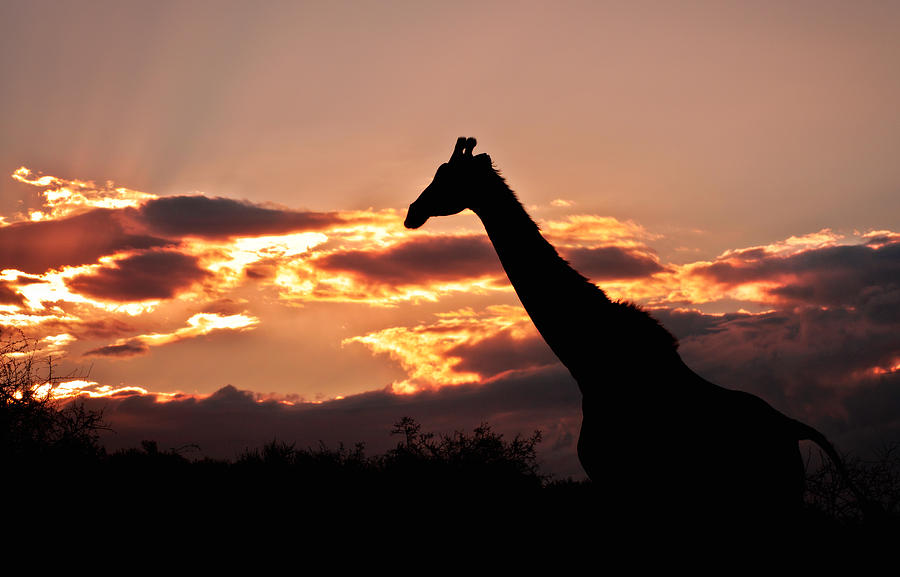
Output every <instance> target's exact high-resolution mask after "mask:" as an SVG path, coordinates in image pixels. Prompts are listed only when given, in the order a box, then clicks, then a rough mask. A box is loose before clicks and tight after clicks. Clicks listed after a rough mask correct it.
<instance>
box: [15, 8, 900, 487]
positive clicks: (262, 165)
mask: <svg viewBox="0 0 900 577" xmlns="http://www.w3.org/2000/svg"><path fill="white" fill-rule="evenodd" d="M898 25H900V5H898V4H897V3H893V2H866V1H863V2H854V3H847V2H829V1H817V2H812V1H809V2H807V1H802V0H801V1H797V2H789V3H784V2H753V3H749V2H727V1H720V2H678V3H674V2H641V1H637V2H553V3H549V2H527V1H523V2H466V1H459V2H454V3H437V2H391V1H386V2H327V3H326V2H299V1H297V2H275V1H269V2H258V3H249V2H230V1H219V2H202V1H180V2H165V1H163V2H152V3H150V2H99V1H86V2H77V3H76V2H69V3H63V2H42V1H28V2H24V1H18V0H7V1H5V2H3V3H2V5H0V72H2V77H3V78H4V83H3V86H4V88H3V90H2V91H0V115H2V116H0V119H2V127H3V138H2V139H0V178H2V179H0V327H3V329H4V331H5V333H4V334H14V333H13V331H14V330H21V331H22V332H23V333H24V334H25V335H26V336H28V337H29V338H30V339H33V340H34V342H35V343H36V346H37V348H38V349H39V354H40V355H41V356H42V358H43V357H44V356H47V355H50V356H52V358H53V362H54V365H55V368H54V371H55V372H56V374H58V375H70V378H68V379H66V380H65V382H64V383H63V384H61V385H60V387H59V388H58V390H57V394H59V395H70V396H73V395H78V396H79V397H80V398H81V399H83V400H86V401H87V402H89V403H91V405H92V406H96V407H100V408H103V410H104V414H105V415H106V417H107V420H108V421H109V422H110V424H111V427H112V429H113V432H110V433H108V434H106V435H105V437H104V440H105V442H106V443H107V444H108V446H110V447H113V448H115V447H122V446H134V445H135V444H137V443H138V442H139V441H140V440H141V439H144V438H154V439H157V440H158V441H159V442H160V445H161V446H165V447H182V446H188V445H197V446H199V447H200V450H202V451H204V452H206V453H208V454H213V455H215V456H220V457H234V456H235V455H236V454H237V452H239V451H240V450H241V449H243V448H246V447H251V446H258V445H259V444H261V443H263V442H266V441H268V440H271V439H272V438H276V437H277V438H279V439H284V440H287V441H296V442H297V443H298V444H299V445H301V446H305V445H315V444H316V443H317V442H318V441H319V440H323V441H327V442H329V443H337V442H341V441H343V442H346V443H355V442H360V441H362V442H366V443H367V445H368V446H369V447H371V448H372V450H377V449H378V448H383V447H387V446H389V445H390V444H391V443H392V442H395V441H394V440H392V439H391V438H390V436H389V431H390V428H391V425H392V424H393V422H395V421H396V420H398V419H399V418H400V417H402V416H407V415H408V416H412V417H414V418H418V419H420V420H421V422H422V423H423V425H424V426H425V427H426V428H428V429H431V430H435V431H438V432H447V433H449V432H452V431H453V430H456V429H468V430H471V428H473V427H474V426H477V425H478V424H480V423H481V422H484V421H486V422H489V423H490V424H492V425H493V426H494V427H495V428H496V429H499V430H502V431H503V432H504V434H507V435H509V436H510V437H512V436H514V435H515V434H523V435H529V434H530V433H531V432H532V431H533V430H534V429H541V430H542V431H543V433H544V441H543V443H542V448H541V449H542V452H541V458H542V460H543V463H544V468H545V470H547V471H549V472H552V473H554V474H555V475H557V476H568V475H571V476H575V477H578V476H583V473H581V472H580V468H579V467H578V464H577V460H576V459H575V456H574V443H575V440H576V439H577V434H578V427H579V424H580V413H579V398H578V392H577V387H576V385H575V383H574V381H573V380H572V379H571V377H570V376H569V375H568V373H567V372H566V371H565V369H564V368H563V367H562V366H561V365H559V363H558V362H557V361H556V359H555V358H554V357H553V355H552V353H551V352H550V351H549V349H548V348H547V347H546V345H545V344H544V343H543V341H541V340H540V337H539V336H538V335H537V333H536V331H535V330H534V329H533V327H532V325H531V323H530V321H529V319H528V317H527V315H526V314H525V312H524V310H523V309H522V308H521V306H520V305H519V302H518V300H517V299H516V296H515V294H514V293H513V292H512V290H511V288H510V287H509V285H508V281H507V280H506V277H505V275H504V273H503V270H502V268H501V267H500V265H499V262H498V260H497V258H496V256H495V254H494V252H493V249H492V247H491V246H490V243H489V242H488V241H487V238H486V235H485V234H484V230H483V228H482V226H481V224H480V223H479V222H478V220H477V217H475V216H474V215H473V214H472V213H470V212H467V213H465V214H461V215H458V216H454V217H448V218H445V219H439V220H432V221H429V223H428V224H427V225H426V226H425V227H424V228H423V229H421V230H416V231H407V230H406V229H404V228H403V225H402V221H403V218H404V216H405V209H406V206H407V205H408V204H409V203H410V202H412V201H413V200H414V199H415V197H416V196H417V195H418V193H419V192H421V190H422V189H423V188H424V187H425V186H427V184H428V183H429V182H430V180H431V178H432V177H433V175H434V171H435V170H436V168H437V167H438V166H439V165H440V164H441V163H442V162H445V161H446V160H447V159H448V158H449V155H450V153H451V151H452V148H453V144H454V143H455V140H456V138H457V137H458V136H474V137H476V138H477V139H478V142H479V144H478V148H477V149H476V152H487V153H489V154H490V155H491V158H492V159H493V161H494V163H495V165H496V166H497V168H498V169H499V170H500V171H501V172H502V173H503V175H504V176H505V178H506V179H507V182H508V183H509V184H510V186H511V187H512V188H513V189H514V190H515V191H516V192H517V194H518V195H519V198H520V199H521V200H522V202H523V204H524V205H525V206H526V207H527V208H528V210H529V212H530V214H531V215H532V217H533V218H534V219H535V220H536V221H537V222H538V223H539V225H540V226H541V229H542V230H543V232H544V234H545V236H546V237H547V238H548V240H550V241H551V242H552V243H553V244H554V245H555V246H556V247H557V248H558V249H559V251H560V253H561V254H562V255H563V256H564V257H565V258H567V259H568V260H569V261H570V262H571V263H572V265H573V266H574V267H575V268H576V269H578V270H579V271H581V272H582V273H583V274H585V275H586V276H588V277H589V278H590V279H591V280H593V281H594V282H596V283H597V284H598V286H600V287H601V288H603V289H604V290H605V291H607V293H608V294H609V295H610V296H611V297H613V298H619V299H626V300H631V301H634V302H637V303H639V304H641V305H642V306H644V307H645V308H646V309H647V310H649V311H650V312H651V313H652V314H654V316H656V317H657V318H659V319H660V320H661V321H662V322H663V324H665V326H666V327H667V328H669V329H670V330H671V331H672V332H673V333H674V334H675V335H676V336H677V337H678V338H679V339H680V343H681V344H680V351H681V354H682V356H683V358H685V360H686V362H688V364H689V365H690V366H691V367H693V368H694V369H695V370H696V371H697V372H699V373H700V374H701V375H703V376H704V377H706V378H708V379H710V380H713V381H714V382H717V383H718V384H720V385H722V386H727V387H729V388H740V389H743V390H748V391H750V392H753V393H754V394H757V395H759V396H761V397H763V398H764V399H765V400H767V401H768V402H769V403H771V404H772V405H773V406H775V407H776V408H778V409H779V410H782V411H784V412H785V413H787V414H789V415H791V416H793V417H796V418H799V419H801V420H805V421H806V422H808V423H810V424H812V425H814V426H816V427H818V428H820V429H821V430H823V432H825V433H826V434H827V435H828V436H830V437H831V438H832V439H833V440H834V441H835V443H836V444H838V446H839V448H841V449H843V450H846V451H851V450H852V451H857V452H860V453H865V452H866V451H870V450H872V449H874V448H877V447H878V446H879V445H881V444H883V443H887V442H895V441H900V422H898V419H897V416H896V415H898V414H900V411H898V409H900V393H898V390H900V389H898V388H897V387H898V386H900V336H898V335H900V331H898V328H900V326H898V325H900V314H898V310H900V308H898V305H900V194H898V189H900V163H898V162H896V157H897V153H898V151H900V109H898V107H897V106H896V102H898V101H900V75H898V74H897V67H896V63H897V62H898V59H900V37H898V35H897V34H896V30H897V27H898Z"/></svg>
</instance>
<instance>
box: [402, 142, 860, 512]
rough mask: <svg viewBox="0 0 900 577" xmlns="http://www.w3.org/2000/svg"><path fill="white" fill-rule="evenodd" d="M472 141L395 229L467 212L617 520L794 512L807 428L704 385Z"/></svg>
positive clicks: (663, 333) (820, 440) (752, 399)
mask: <svg viewBox="0 0 900 577" xmlns="http://www.w3.org/2000/svg"><path fill="white" fill-rule="evenodd" d="M475 144H476V142H475V139H474V138H459V139H458V140H457V142H456V145H455V148H454V150H453V153H452V156H451V157H450V160H449V161H448V162H446V163H444V164H442V165H441V166H440V167H439V168H438V169H437V172H436V174H435V176H434V180H433V181H432V182H431V184H429V185H428V187H427V188H426V189H425V190H424V191H423V192H422V193H421V195H420V196H419V197H418V198H417V199H416V200H415V202H413V203H412V204H411V205H410V206H409V212H408V214H407V217H406V220H405V225H406V226H407V227H408V228H418V227H420V226H422V225H423V224H424V223H425V222H426V221H427V220H428V219H429V218H431V217H435V216H445V215H453V214H456V213H459V212H461V211H463V210H465V209H470V210H472V211H473V212H474V213H475V214H476V215H477V216H478V217H479V218H480V219H481V221H482V223H483V224H484V227H485V230H486V231H487V234H488V237H489V238H490V241H491V243H492V244H493V246H494V248H495V249H496V252H497V255H498V256H499V258H500V262H501V263H502V265H503V268H504V269H505V271H506V273H507V275H508V277H509V280H510V282H511V283H512V286H513V288H514V289H515V291H516V294H517V295H518V297H519V299H520V300H521V302H522V305H523V306H524V307H525V310H526V311H527V312H528V314H529V315H530V317H531V319H532V321H533V322H534V325H535V327H537V330H538V331H539V332H540V334H541V336H542V337H543V338H544V340H545V341H546V342H547V344H548V345H549V346H550V348H551V349H552V350H553V352H554V353H555V354H556V355H557V356H558V357H559V359H560V361H562V363H563V364H564V365H565V366H566V367H567V368H568V369H569V371H570V372H571V373H572V376H573V377H574V378H575V380H576V381H577V382H578V386H579V388H580V390H581V393H582V413H583V422H582V428H581V434H580V437H579V440H578V456H579V459H580V461H581V464H582V466H583V467H584V470H585V471H586V473H587V474H588V476H589V477H590V478H591V479H592V480H593V481H594V483H595V484H596V485H597V486H599V487H600V488H601V489H602V491H603V492H604V493H605V494H607V495H609V496H610V497H611V499H610V502H611V503H614V505H613V506H612V507H611V510H610V511H609V512H610V513H612V514H614V515H619V516H621V517H622V518H623V519H640V518H641V517H643V516H652V517H655V518H656V517H658V515H659V513H660V512H662V511H668V512H670V513H672V514H675V515H676V516H677V517H680V516H682V515H684V514H688V515H692V516H697V517H706V518H707V520H716V521H732V520H740V522H741V523H746V522H748V521H750V520H760V521H764V522H766V523H771V522H773V521H774V520H775V519H776V518H789V517H793V516H795V515H796V514H797V512H798V511H799V510H800V505H801V499H802V494H803V483H804V469H803V461H802V459H801V453H800V449H799V443H798V441H800V440H805V439H808V440H812V441H814V442H815V443H816V444H818V445H819V446H820V447H821V448H822V449H823V450H824V451H825V452H826V453H827V454H828V455H829V457H830V458H831V459H832V460H833V461H834V462H835V463H836V466H837V467H838V468H839V469H840V470H841V471H843V465H842V464H841V459H840V457H839V456H838V454H837V452H836V451H835V450H834V448H833V447H832V446H831V444H830V443H829V442H828V441H827V440H826V439H825V437H824V436H823V435H822V434H821V433H819V432H818V431H816V430H815V429H813V428H811V427H809V426H808V425H805V424H803V423H801V422H799V421H796V420H794V419H792V418H789V417H787V416H786V415H784V414H782V413H780V412H779V411H777V410H775V409H774V408H772V407H771V406H770V405H768V404H767V403H766V402H765V401H763V400H762V399H760V398H759V397H756V396H754V395H752V394H749V393H746V392H742V391H737V390H730V389H726V388H723V387H719V386H717V385H714V384H712V383H710V382H708V381H707V380H705V379H704V378H702V377H701V376H699V375H697V374H696V373H695V372H694V371H692V370H691V369H690V368H689V367H688V366H687V365H685V363H684V362H683V361H682V359H681V357H680V356H679V354H678V350H677V346H678V343H677V341H676V339H675V338H674V337H673V336H672V335H671V334H670V333H669V332H668V331H667V330H666V329H665V328H664V327H663V326H661V325H660V324H659V323H658V322H657V321H656V320H655V319H653V318H652V317H651V316H650V315H649V314H647V313H646V312H645V311H643V310H642V309H641V308H639V307H638V306H635V305H634V304H631V303H628V302H615V301H611V300H610V299H609V298H608V297H607V296H606V294H605V293H604V292H603V290H601V289H600V288H598V287H597V286H595V285H594V284H592V283H591V282H589V281H588V280H587V279H586V278H585V277H583V276H582V275H581V274H579V273H578V272H577V271H576V270H574V269H573V268H572V267H571V266H570V265H569V264H568V263H567V262H566V261H565V260H563V259H562V258H561V257H560V256H559V254H558V253H557V251H556V250H555V249H554V247H553V246H552V245H550V243H548V242H547V241H546V240H545V239H544V237H543V236H542V235H541V233H540V231H539V229H538V226H537V225H536V224H535V222H534V221H533V220H532V219H531V218H530V216H529V215H528V213H527V212H526V210H525V209H524V207H523V206H522V204H521V203H520V202H519V201H518V199H517V198H516V196H515V194H514V193H513V192H512V190H511V189H510V188H509V187H508V186H507V184H506V182H505V180H504V179H503V177H502V176H501V175H500V173H499V172H498V171H497V170H496V169H495V168H494V166H493V163H492V161H491V158H490V157H489V156H488V155H487V154H478V155H473V153H472V149H473V148H474V147H475Z"/></svg>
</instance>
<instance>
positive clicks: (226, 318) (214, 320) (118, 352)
mask: <svg viewBox="0 0 900 577" xmlns="http://www.w3.org/2000/svg"><path fill="white" fill-rule="evenodd" d="M258 324H259V319H258V318H256V317H253V316H250V315H246V314H233V315H220V314H217V313H198V314H195V315H193V316H192V317H190V318H189V319H188V320H187V326H186V327H182V328H180V329H176V330H174V331H172V332H168V333H151V334H144V335H138V336H135V337H131V338H125V339H119V340H118V341H116V342H115V343H113V344H111V345H107V346H105V347H100V348H97V349H93V350H90V351H88V352H86V353H85V355H87V356H107V357H129V356H134V355H139V354H143V353H146V352H147V351H148V350H149V348H150V347H155V346H160V345H166V344H169V343H174V342H178V341H182V340H185V339H191V338H195V337H199V336H203V335H206V334H209V333H211V332H214V331H222V330H232V331H234V330H236V331H244V330H251V329H253V328H256V326H257V325H258Z"/></svg>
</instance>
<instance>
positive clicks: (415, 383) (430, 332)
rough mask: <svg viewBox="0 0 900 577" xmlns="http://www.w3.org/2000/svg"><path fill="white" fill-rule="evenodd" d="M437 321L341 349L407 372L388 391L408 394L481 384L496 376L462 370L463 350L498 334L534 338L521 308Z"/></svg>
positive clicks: (455, 313) (383, 333)
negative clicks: (385, 358)
mask: <svg viewBox="0 0 900 577" xmlns="http://www.w3.org/2000/svg"><path fill="white" fill-rule="evenodd" d="M436 316H437V318H438V320H437V321H435V322H433V323H431V324H420V325H417V326H413V327H390V328H386V329H382V330H380V331H376V332H373V333H369V334H367V335H364V336H358V337H351V338H348V339H345V340H344V342H343V344H345V345H346V344H351V343H359V344H362V345H365V346H366V347H368V348H369V349H371V350H372V352H374V353H377V354H387V355H389V356H390V357H391V359H393V360H395V361H397V362H398V363H400V365H401V366H402V367H403V369H404V370H405V371H406V372H407V378H406V379H402V380H400V381H396V382H394V383H392V384H391V385H390V390H391V391H393V392H395V393H413V392H417V391H421V390H428V389H434V388H440V387H443V386H448V385H460V384H464V383H478V382H483V381H485V380H487V379H489V378H492V377H496V376H497V373H494V374H488V373H487V372H484V371H476V370H465V369H464V368H463V367H464V365H465V363H464V358H463V356H462V354H463V351H464V350H465V349H467V348H471V347H475V346H477V345H479V344H482V343H484V342H485V341H488V340H489V339H491V338H495V337H497V336H498V335H504V336H506V337H507V338H509V339H512V340H514V341H520V342H522V341H526V340H529V339H535V338H537V331H536V330H535V328H534V325H532V324H531V319H530V318H529V317H528V314H527V313H526V312H525V310H524V309H523V308H521V307H516V306H508V305H495V306H490V307H487V308H486V309H485V310H483V311H481V312H475V311H473V310H472V309H463V310H458V311H453V312H448V313H439V314H437V315H436ZM552 362H553V361H552V360H550V362H549V363H547V364H551V363H552ZM508 369H509V367H505V368H504V369H501V370H502V371H505V370H508Z"/></svg>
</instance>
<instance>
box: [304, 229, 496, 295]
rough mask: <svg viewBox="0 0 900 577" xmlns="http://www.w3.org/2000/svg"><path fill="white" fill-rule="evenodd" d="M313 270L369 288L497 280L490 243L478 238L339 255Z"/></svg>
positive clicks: (432, 239)
mask: <svg viewBox="0 0 900 577" xmlns="http://www.w3.org/2000/svg"><path fill="white" fill-rule="evenodd" d="M313 264H314V265H315V266H316V267H319V268H322V269H325V270H329V271H339V272H344V273H349V274H351V275H353V276H354V277H356V278H358V279H360V280H362V281H364V282H366V283H370V284H388V285H410V284H420V285H423V284H427V283H429V282H442V281H450V280H462V279H467V278H478V277H484V276H500V275H502V274H503V270H502V268H501V267H500V261H499V260H498V259H497V255H496V253H495V252H494V248H493V247H492V246H491V244H490V242H488V241H487V239H486V238H484V236H483V235H479V236H424V237H420V238H416V239H414V240H410V241H406V242H401V243H399V244H396V245H393V246H389V247H387V248H385V249H382V250H351V251H339V252H334V253H331V254H327V255H324V256H322V257H319V258H317V259H315V261H314V263H313Z"/></svg>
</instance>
